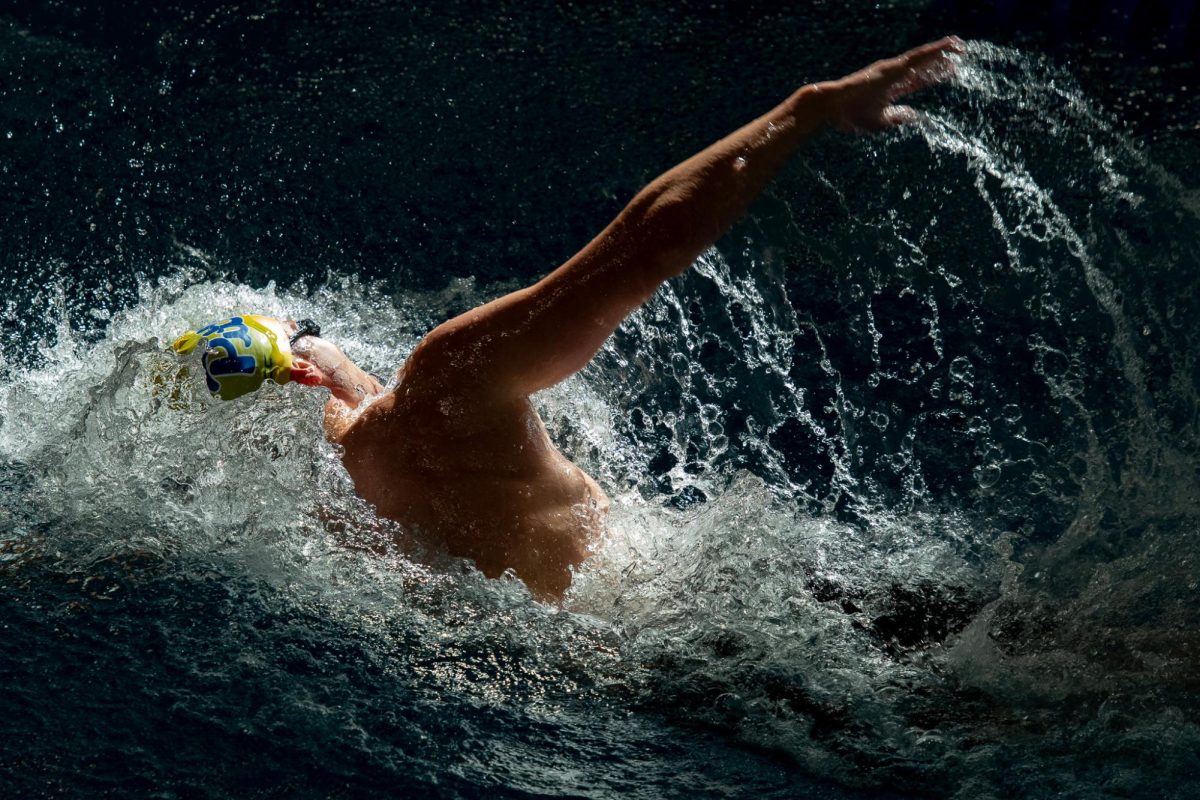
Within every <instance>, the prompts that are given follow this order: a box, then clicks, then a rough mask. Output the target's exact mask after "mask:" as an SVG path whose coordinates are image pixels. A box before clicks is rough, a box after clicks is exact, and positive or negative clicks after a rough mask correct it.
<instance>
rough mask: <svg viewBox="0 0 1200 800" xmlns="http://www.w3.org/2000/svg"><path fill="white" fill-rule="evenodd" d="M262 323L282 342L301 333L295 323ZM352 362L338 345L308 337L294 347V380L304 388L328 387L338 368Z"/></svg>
mask: <svg viewBox="0 0 1200 800" xmlns="http://www.w3.org/2000/svg"><path fill="white" fill-rule="evenodd" d="M262 321H263V322H264V324H266V325H267V326H268V327H270V328H271V329H272V330H273V331H274V332H275V335H276V336H279V337H281V341H287V340H289V339H291V338H292V337H293V336H295V335H296V332H297V331H299V330H300V325H299V323H297V322H296V320H294V319H275V318H274V317H263V318H262ZM349 360H350V359H349V358H348V357H347V356H346V354H345V353H343V352H342V350H341V348H339V347H338V346H337V345H336V344H334V343H333V342H331V341H329V340H328V339H323V338H321V337H320V336H314V335H312V334H307V335H305V336H301V337H300V338H299V339H297V340H296V343H295V344H294V345H292V375H291V379H292V380H293V381H295V382H296V383H302V384H304V385H305V386H329V385H331V382H332V380H331V379H332V375H333V372H334V370H336V369H337V367H338V365H339V364H341V363H343V362H349Z"/></svg>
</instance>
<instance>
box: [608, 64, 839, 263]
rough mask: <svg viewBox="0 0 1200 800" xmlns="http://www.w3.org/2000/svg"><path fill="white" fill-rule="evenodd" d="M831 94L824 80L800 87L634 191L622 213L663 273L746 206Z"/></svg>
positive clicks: (821, 117)
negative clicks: (657, 253) (647, 240)
mask: <svg viewBox="0 0 1200 800" xmlns="http://www.w3.org/2000/svg"><path fill="white" fill-rule="evenodd" d="M833 97H834V94H833V93H831V92H830V91H828V89H827V88H826V87H820V86H816V85H809V86H805V87H803V88H801V89H799V90H798V91H796V92H795V93H794V94H792V96H791V97H789V98H787V99H786V100H784V101H783V102H782V103H780V104H779V105H778V106H776V107H775V108H773V109H771V110H770V111H769V112H767V113H766V114H764V115H762V116H761V117H759V118H758V119H756V120H754V121H753V122H750V123H749V124H747V125H744V126H743V127H741V128H739V129H738V130H736V131H734V132H733V133H731V134H730V135H728V136H726V137H725V138H724V139H721V140H720V141H718V142H716V143H715V144H713V145H711V146H709V147H707V148H705V149H704V150H702V151H700V152H699V153H697V154H696V155H694V156H692V157H691V158H689V159H688V160H686V161H684V162H683V163H681V164H679V165H677V166H675V167H674V168H672V169H670V170H668V171H667V172H665V173H663V174H662V175H660V176H659V177H658V178H656V179H655V180H653V181H651V182H650V183H649V184H648V185H647V186H646V187H645V188H644V189H642V191H640V192H639V193H638V194H637V196H636V197H635V198H634V199H633V201H632V202H630V204H629V205H628V206H627V207H626V209H625V211H623V212H622V217H626V218H627V219H626V220H625V222H626V223H627V224H628V225H629V226H630V227H631V228H633V229H635V230H639V229H640V230H642V231H645V232H646V233H647V235H648V236H649V237H651V238H652V239H653V242H654V245H655V246H657V247H658V248H659V249H660V250H661V251H662V256H661V257H660V259H659V264H658V266H659V267H661V268H662V269H663V270H664V271H665V272H666V275H664V276H662V277H663V278H665V277H670V276H671V275H675V274H678V273H680V272H682V271H683V270H685V269H687V267H688V265H690V264H691V263H692V262H693V261H694V260H695V259H696V257H697V256H699V255H700V254H701V253H702V252H704V250H706V249H707V248H708V247H710V246H712V244H713V243H714V242H716V241H717V239H719V238H720V237H721V236H722V235H723V234H724V233H725V232H726V231H727V230H729V228H730V227H732V226H733V224H734V223H735V222H737V220H738V219H740V218H741V217H742V216H743V215H744V214H745V213H746V211H747V210H748V209H749V207H750V206H751V204H752V203H753V202H754V200H755V198H757V197H758V196H759V195H760V194H761V193H762V191H763V189H765V188H766V186H767V184H768V183H770V181H771V179H772V178H774V177H775V175H776V174H778V172H779V170H780V169H782V168H783V166H784V164H786V163H787V161H788V158H789V157H790V156H791V155H792V154H793V153H795V152H796V150H797V149H798V148H799V147H800V146H801V145H802V144H803V143H804V142H805V140H807V139H808V138H809V137H811V136H812V135H813V134H815V133H817V132H818V131H820V130H821V129H822V128H824V127H826V126H827V125H828V124H829V120H830V114H829V107H830V102H831V100H832V99H833ZM656 277H658V276H656Z"/></svg>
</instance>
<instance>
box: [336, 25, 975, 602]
mask: <svg viewBox="0 0 1200 800" xmlns="http://www.w3.org/2000/svg"><path fill="white" fill-rule="evenodd" d="M961 50H962V43H961V42H960V41H959V40H958V39H955V38H953V37H950V38H946V39H943V40H941V41H938V42H934V43H931V44H927V45H924V46H923V47H919V48H916V49H914V50H910V51H908V52H907V53H905V54H903V55H901V56H898V57H896V58H892V59H887V60H884V61H878V62H876V63H874V64H872V65H870V66H869V67H866V68H865V69H862V70H859V71H858V72H855V73H853V74H851V75H848V76H846V77H844V78H842V79H840V80H837V81H829V82H825V83H818V84H812V85H808V86H805V87H803V88H801V89H799V90H798V91H796V92H795V93H794V94H792V95H791V96H790V97H788V98H787V99H786V100H785V101H783V102H782V103H781V104H780V105H778V106H777V107H775V108H774V109H772V110H771V111H769V112H768V113H767V114H765V115H763V116H762V117H759V118H758V119H756V120H754V121H753V122H751V123H749V124H748V125H746V126H744V127H742V128H741V129H739V130H737V131H735V132H734V133H732V134H730V135H729V136H727V137H725V138H724V139H722V140H720V141H719V142H717V143H715V144H713V145H712V146H710V147H708V148H707V149H705V150H703V151H701V152H700V153H697V154H696V155H694V156H692V157H691V158H689V159H688V160H687V161H684V162H683V163H682V164H679V165H678V166H676V167H674V168H673V169H671V170H669V171H667V172H666V173H664V174H663V175H661V176H659V177H658V178H657V179H655V180H654V181H652V182H651V183H650V184H649V185H647V186H646V187H645V188H644V189H642V190H641V191H640V192H639V193H638V194H637V196H636V197H634V198H633V200H632V201H631V202H630V203H629V205H628V206H626V207H625V209H624V210H623V211H622V212H621V213H620V214H619V215H618V216H617V218H616V219H615V220H613V221H612V223H611V224H609V225H608V227H607V228H605V229H604V230H603V231H602V232H601V233H600V234H599V235H598V236H597V237H596V238H595V239H593V240H592V241H591V242H589V243H588V244H587V246H586V247H584V248H583V249H582V250H580V251H579V252H578V253H576V254H575V255H574V256H573V257H572V258H571V259H570V260H569V261H567V262H566V263H565V264H563V265H562V266H560V267H559V268H558V269H556V270H554V271H553V272H551V273H550V274H549V275H547V276H546V277H545V278H543V279H542V280H540V281H538V282H537V283H535V284H533V285H532V286H529V287H527V288H524V289H521V290H519V291H516V292H513V293H511V294H508V295H505V296H503V297H500V298H498V299H496V300H493V301H492V302H490V303H487V304H485V305H483V306H480V307H478V308H475V309H472V310H471V311H468V312H466V313H465V314H462V315H460V316H458V317H455V318H454V319H451V320H449V321H448V322H445V323H443V324H442V325H439V326H438V327H437V328H435V329H434V330H433V331H431V332H430V333H429V334H428V335H427V336H426V337H425V339H424V340H422V342H421V343H420V344H419V345H418V346H417V348H416V350H415V351H414V352H413V353H412V355H411V356H410V357H409V359H408V361H407V362H406V363H405V365H404V367H403V368H402V369H401V370H400V372H399V373H398V375H397V385H396V387H395V388H394V389H393V390H392V391H390V392H388V393H387V394H386V395H385V396H384V397H381V398H379V399H378V400H377V401H375V402H374V403H372V404H371V405H370V406H369V407H368V408H366V410H365V411H364V412H363V413H361V414H360V415H359V416H357V417H356V418H355V417H353V416H352V415H343V414H341V413H339V412H340V411H341V410H342V409H344V408H346V407H347V406H350V407H353V406H355V405H357V397H356V396H355V393H356V391H357V392H358V394H360V395H361V394H377V393H379V392H381V391H382V390H381V387H379V385H378V383H376V382H375V381H374V380H373V379H370V378H369V377H367V376H365V373H362V372H361V370H358V368H357V367H354V366H353V365H352V364H348V362H347V364H346V365H344V366H343V374H342V378H341V382H342V383H343V384H344V388H343V391H341V392H339V391H338V390H337V388H335V387H332V386H331V388H334V395H335V397H334V399H333V400H331V404H330V407H329V408H328V409H327V430H328V433H329V435H330V438H331V439H333V440H335V441H336V442H338V443H339V444H341V445H342V446H343V447H344V460H345V464H346V468H347V470H348V471H349V473H350V475H351V477H352V478H353V480H354V483H355V487H356V489H357V491H358V492H359V493H360V494H361V495H362V497H363V498H364V499H365V500H367V501H368V502H370V503H373V504H374V505H375V506H376V508H377V509H378V511H379V513H381V514H383V515H385V516H388V517H391V518H393V519H395V520H397V521H399V522H401V523H403V524H405V525H408V526H411V527H413V528H416V529H419V530H421V531H424V532H425V533H426V534H427V535H432V536H434V537H437V539H439V540H440V541H441V542H443V543H444V544H445V546H446V548H447V549H448V550H449V552H450V553H452V554H454V555H458V556H464V557H467V558H471V559H473V560H474V561H475V563H476V564H477V565H478V566H479V568H480V570H482V571H483V573H484V574H486V575H488V576H497V575H499V574H501V573H502V572H504V571H505V570H507V569H512V570H513V571H514V572H515V573H516V574H517V575H518V576H519V577H520V578H521V579H522V580H523V581H525V583H526V584H527V585H528V586H529V588H530V589H531V590H532V591H533V592H534V593H535V594H536V595H537V596H538V597H540V598H543V599H552V598H558V597H561V596H562V594H563V592H565V591H566V589H567V587H568V586H569V585H570V582H571V568H573V567H575V566H578V565H579V563H580V562H582V561H583V560H584V559H585V558H586V557H587V554H588V545H589V543H590V542H591V541H592V540H593V539H594V537H596V536H597V535H598V534H599V533H600V532H601V530H602V526H603V518H604V513H605V511H606V510H607V507H608V499H607V497H605V495H604V492H603V491H602V490H601V489H600V487H599V486H597V485H596V482H595V481H593V480H592V479H591V478H589V477H588V476H587V475H585V474H584V473H583V471H582V470H580V469H579V468H578V467H576V466H575V465H574V464H572V463H571V462H570V461H568V460H567V459H566V458H565V457H564V456H563V455H562V454H561V453H559V451H558V450H557V449H556V448H555V446H554V444H553V443H552V442H551V441H550V439H549V437H548V436H547V435H546V430H545V428H544V427H543V425H542V421H541V419H540V418H539V416H538V414H537V411H536V410H535V409H534V408H533V405H532V404H531V403H530V401H529V396H530V395H531V394H533V393H534V392H537V391H539V390H540V389H545V388H547V387H549V386H553V385H554V384H556V383H558V382H559V381H561V380H563V379H565V378H567V377H568V376H570V375H571V374H573V373H575V372H576V371H577V370H579V369H580V368H582V367H583V366H584V365H585V364H587V363H588V361H589V360H591V358H592V357H593V356H594V355H595V354H596V352H597V351H598V350H599V349H600V347H601V346H602V345H603V343H604V341H605V340H606V339H607V338H608V337H609V335H611V334H612V332H613V331H614V330H615V329H616V327H617V326H618V325H619V324H620V323H621V321H622V320H623V319H625V317H626V316H627V315H628V314H629V313H630V312H631V311H633V310H634V309H636V308H637V307H638V306H640V305H641V304H642V303H644V302H645V301H646V300H647V299H649V298H650V296H651V295H653V294H654V292H655V290H657V289H658V287H659V285H660V284H662V283H663V282H664V281H666V280H668V279H669V278H671V277H673V276H675V275H678V274H680V273H681V272H683V271H684V270H686V269H687V268H688V266H690V265H691V264H692V262H693V261H694V260H695V259H696V257H697V256H699V255H700V254H701V253H702V252H703V251H704V250H705V249H707V248H708V247H709V246H710V245H712V244H713V243H714V242H715V241H716V240H717V239H718V238H719V237H720V236H721V235H722V234H724V233H725V231H726V230H728V229H729V227H730V226H732V225H733V223H734V222H735V221H737V219H738V218H739V217H741V216H742V215H743V214H744V213H745V212H746V210H747V209H748V208H749V206H750V204H751V203H752V202H753V200H754V199H755V198H756V197H757V196H758V195H759V193H760V192H761V191H762V190H763V188H764V187H765V186H766V185H767V183H768V182H769V181H770V180H771V178H772V177H773V176H774V175H775V174H776V173H777V172H778V171H779V169H780V168H781V167H782V166H783V165H784V163H785V162H786V161H787V159H788V157H789V156H790V155H791V154H792V153H793V152H794V151H795V150H796V149H797V148H798V147H799V146H800V144H801V143H803V142H804V141H805V140H806V139H807V138H808V137H810V136H812V135H813V134H814V133H816V132H818V131H820V130H822V129H825V128H835V129H838V130H843V131H859V132H865V131H876V130H883V129H886V128H890V127H894V126H897V125H900V124H903V123H906V122H909V121H912V120H913V119H915V118H916V112H914V111H913V110H912V109H911V108H909V107H907V106H899V105H895V101H896V100H897V99H898V98H900V97H902V96H904V95H907V94H909V93H911V92H914V91H916V90H918V89H920V88H922V87H924V86H927V85H929V84H931V83H935V82H937V81H939V80H941V79H943V78H944V77H946V76H947V75H949V74H950V72H951V71H952V66H953V64H952V59H951V58H950V54H951V53H958V52H961ZM331 358H332V356H331Z"/></svg>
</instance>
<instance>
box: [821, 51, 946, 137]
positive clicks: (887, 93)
mask: <svg viewBox="0 0 1200 800" xmlns="http://www.w3.org/2000/svg"><path fill="white" fill-rule="evenodd" d="M964 50H965V46H964V43H963V40H962V39H959V38H958V37H957V36H947V37H946V38H945V39H941V40H939V41H936V42H930V43H929V44H926V45H922V46H920V47H916V48H913V49H912V50H909V51H908V52H907V53H904V54H902V55H899V56H896V57H895V58H886V59H884V60H882V61H876V62H875V63H874V64H871V65H870V66H868V67H864V68H863V69H860V70H859V71H858V72H854V73H851V74H850V75H847V76H846V77H844V78H839V79H838V80H836V81H826V82H824V83H818V84H816V85H815V86H814V87H813V88H814V89H816V90H817V94H818V95H819V97H820V98H821V100H822V101H823V104H824V105H825V113H826V115H827V121H828V122H829V124H830V125H831V126H833V127H834V128H837V129H838V130H840V131H850V132H855V133H864V132H870V131H881V130H886V129H888V128H894V127H896V126H897V125H904V124H906V123H909V122H913V121H915V120H916V119H918V117H919V115H918V113H917V111H916V110H915V109H913V108H912V107H911V106H906V105H896V104H895V101H896V100H898V99H899V98H901V97H904V96H906V95H909V94H912V93H913V92H915V91H918V90H919V89H924V88H925V87H926V86H930V85H932V84H935V83H941V82H942V81H944V80H946V79H947V78H949V77H950V76H951V75H953V74H954V66H955V59H954V56H955V55H957V54H959V53H962V52H963V51H964Z"/></svg>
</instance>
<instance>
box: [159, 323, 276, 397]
mask: <svg viewBox="0 0 1200 800" xmlns="http://www.w3.org/2000/svg"><path fill="white" fill-rule="evenodd" d="M271 322H272V320H270V319H269V318H267V317H261V316H258V315H255V314H242V315H241V316H238V317H230V318H229V319H226V320H222V321H220V322H216V323H213V324H212V325H207V326H205V327H203V328H201V329H199V330H196V331H188V332H187V333H185V334H184V335H183V336H180V337H179V338H178V339H176V340H175V343H174V344H172V345H171V349H172V350H174V351H175V353H176V354H177V355H181V356H186V355H188V354H189V353H191V352H192V351H193V350H195V349H196V347H198V346H200V345H203V346H204V356H203V360H204V379H205V383H206V384H207V385H208V390H209V391H210V392H212V393H213V394H215V395H219V396H220V397H221V399H222V400H232V399H234V398H235V397H241V396H242V395H244V394H249V393H250V392H253V391H254V390H255V389H257V388H258V387H260V386H262V383H263V381H264V380H266V379H267V378H270V379H271V380H273V381H275V382H276V383H280V384H283V383H287V382H288V381H290V380H291V379H292V348H291V345H290V344H289V343H288V341H287V339H286V338H283V337H282V336H281V335H280V334H279V333H278V332H276V331H275V330H273V329H272V325H271ZM281 340H282V341H281Z"/></svg>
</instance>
